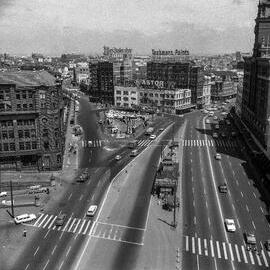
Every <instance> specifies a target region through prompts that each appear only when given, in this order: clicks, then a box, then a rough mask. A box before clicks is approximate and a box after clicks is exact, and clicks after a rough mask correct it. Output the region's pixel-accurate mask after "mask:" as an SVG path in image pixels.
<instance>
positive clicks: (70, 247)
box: [66, 247, 71, 257]
mask: <svg viewBox="0 0 270 270" xmlns="http://www.w3.org/2000/svg"><path fill="white" fill-rule="evenodd" d="M70 250H71V247H69V248H68V251H67V254H66V257H67V256H68V253H69V252H70Z"/></svg>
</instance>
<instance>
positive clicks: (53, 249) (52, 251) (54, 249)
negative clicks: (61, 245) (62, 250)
mask: <svg viewBox="0 0 270 270" xmlns="http://www.w3.org/2000/svg"><path fill="white" fill-rule="evenodd" d="M56 247H57V245H55V246H54V248H53V250H52V253H51V254H52V255H53V253H54V251H55V249H56Z"/></svg>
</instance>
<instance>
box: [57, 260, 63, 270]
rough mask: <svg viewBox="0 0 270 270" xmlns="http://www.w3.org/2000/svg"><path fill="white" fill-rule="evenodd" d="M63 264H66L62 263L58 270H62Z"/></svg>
mask: <svg viewBox="0 0 270 270" xmlns="http://www.w3.org/2000/svg"><path fill="white" fill-rule="evenodd" d="M63 264H64V261H62V262H61V264H60V266H59V268H58V270H60V269H61V268H62V266H63Z"/></svg>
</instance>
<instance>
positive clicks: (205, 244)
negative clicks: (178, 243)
mask: <svg viewBox="0 0 270 270" xmlns="http://www.w3.org/2000/svg"><path fill="white" fill-rule="evenodd" d="M203 241H204V254H205V256H208V248H207V240H206V239H204V240H203Z"/></svg>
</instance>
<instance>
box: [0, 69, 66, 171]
mask: <svg viewBox="0 0 270 270" xmlns="http://www.w3.org/2000/svg"><path fill="white" fill-rule="evenodd" d="M63 146H64V134H63V99H62V87H61V83H60V82H57V81H56V80H55V77H53V76H52V75H50V74H49V73H48V72H46V71H39V72H34V71H16V72H11V71H9V72H8V71H6V72H0V167H1V169H2V170H3V169H9V170H10V169H14V170H23V169H37V170H57V169H61V168H62V154H63Z"/></svg>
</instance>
